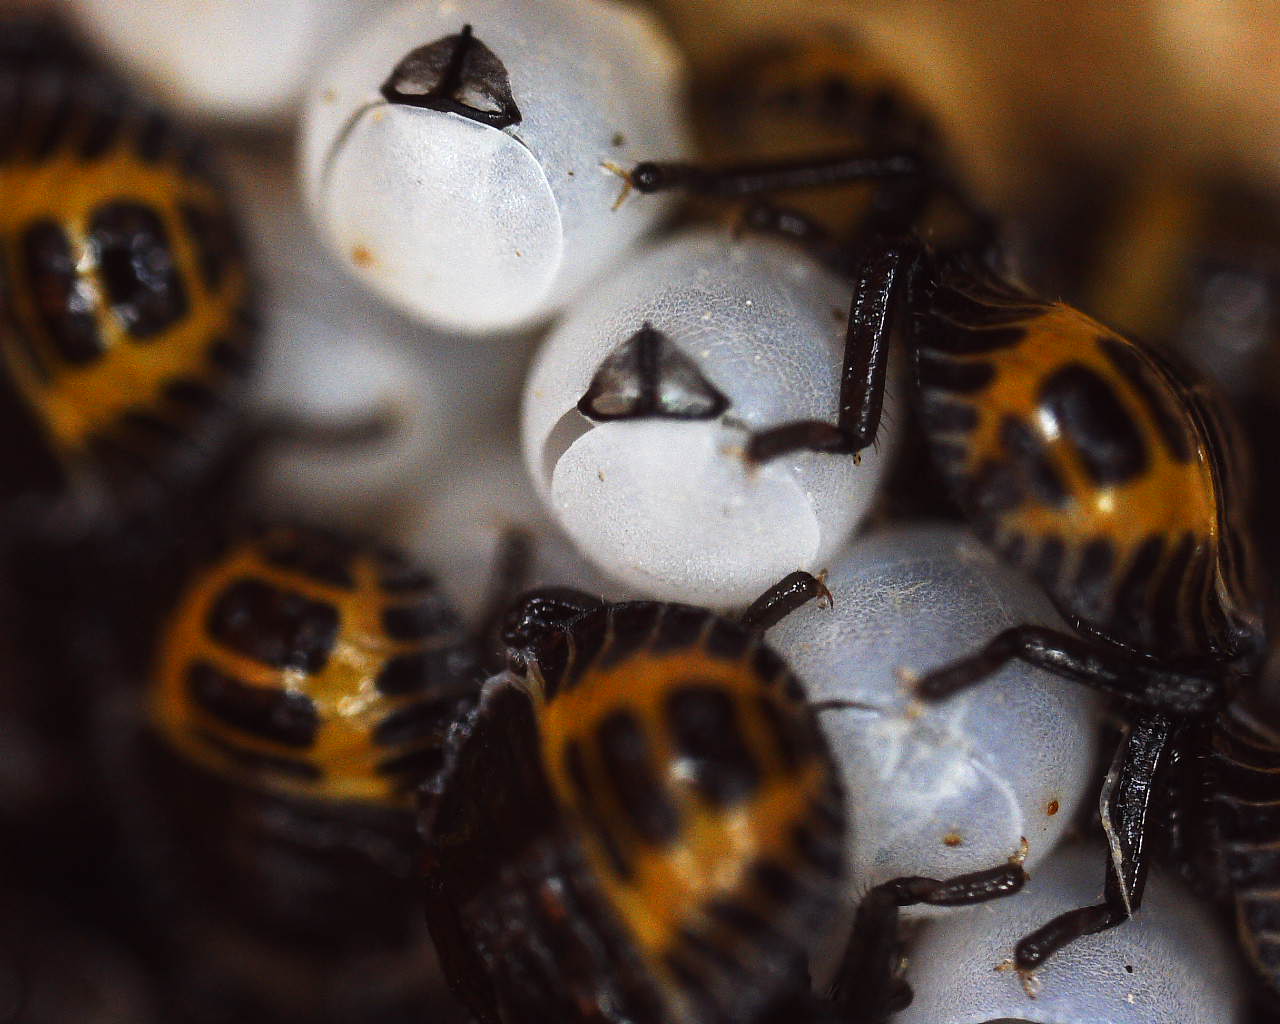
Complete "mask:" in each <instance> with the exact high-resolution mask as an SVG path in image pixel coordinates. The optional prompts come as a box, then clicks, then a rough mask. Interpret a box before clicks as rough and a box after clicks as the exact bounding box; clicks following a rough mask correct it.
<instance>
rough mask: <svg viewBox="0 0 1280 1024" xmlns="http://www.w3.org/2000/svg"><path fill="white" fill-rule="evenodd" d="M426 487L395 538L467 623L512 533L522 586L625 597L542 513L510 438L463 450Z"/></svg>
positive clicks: (482, 598)
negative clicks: (525, 549)
mask: <svg viewBox="0 0 1280 1024" xmlns="http://www.w3.org/2000/svg"><path fill="white" fill-rule="evenodd" d="M423 483H424V484H425V483H426V481H423ZM423 490H424V493H423V495H422V496H421V498H419V499H418V500H417V501H416V502H414V503H411V504H410V503H406V506H405V508H404V509H403V510H402V512H401V514H400V517H399V523H398V525H397V527H396V530H395V532H394V534H393V537H394V539H395V542H396V544H397V545H399V546H400V547H402V548H404V549H405V550H406V551H408V552H409V553H410V554H411V555H412V556H413V558H414V560H415V561H416V562H418V563H419V564H421V565H422V566H423V567H425V568H426V569H428V570H429V571H430V572H431V573H432V575H434V576H435V578H436V581H437V583H438V584H439V585H440V588H441V589H442V590H443V591H444V593H445V595H446V596H447V597H448V598H449V601H450V603H451V604H452V605H453V606H454V607H455V608H457V609H458V611H459V613H460V614H461V615H462V617H463V620H464V621H466V622H467V623H468V624H469V625H475V624H476V623H477V622H478V620H479V618H480V616H481V613H482V611H483V610H484V606H485V603H486V600H487V599H488V597H489V596H490V594H491V593H492V587H493V586H494V584H495V583H496V582H497V581H496V580H495V579H494V570H495V567H496V565H497V559H498V554H499V548H500V545H501V543H502V540H503V538H504V537H505V536H506V535H508V534H509V533H510V532H511V531H517V530H518V531H520V532H521V533H523V534H524V535H525V536H526V537H528V539H529V541H530V544H531V548H530V563H529V566H528V569H527V573H528V575H527V577H526V579H525V580H524V583H523V587H524V589H532V588H534V587H545V586H565V587H573V588H575V589H577V590H583V591H586V592H587V593H590V594H593V595H596V596H599V597H603V598H605V599H607V600H610V601H617V600H622V599H625V598H626V597H627V596H628V595H627V594H626V593H625V591H624V590H623V589H622V588H620V587H618V586H617V585H616V584H611V583H609V582H608V581H606V580H605V579H604V578H603V577H602V576H601V574H600V573H599V572H598V571H597V570H596V569H595V568H594V567H593V566H592V565H591V564H590V563H588V562H587V561H586V559H584V558H583V557H582V555H580V554H579V553H578V551H577V550H576V549H575V548H574V547H573V545H572V544H571V543H570V542H569V539H568V538H567V537H565V536H564V534H563V533H562V532H561V531H560V529H559V528H558V527H557V526H556V524H555V522H554V521H553V520H552V519H551V518H550V516H549V515H548V514H547V511H546V508H545V507H544V506H543V504H542V502H540V501H539V500H538V497H537V495H536V494H534V493H533V488H532V487H531V486H530V484H529V480H528V477H527V476H526V475H525V472H524V466H523V465H521V463H520V458H519V454H518V452H516V450H515V447H514V445H513V444H512V441H511V438H509V437H508V438H499V437H491V438H487V439H481V440H480V441H479V442H478V443H476V444H475V445H473V446H468V447H467V448H466V449H465V452H464V453H463V454H462V455H460V456H459V457H458V458H457V459H455V460H453V462H452V463H451V465H450V467H449V469H448V470H447V471H446V472H445V473H444V474H443V476H442V477H441V478H439V479H433V480H431V481H430V484H429V486H424V488H423Z"/></svg>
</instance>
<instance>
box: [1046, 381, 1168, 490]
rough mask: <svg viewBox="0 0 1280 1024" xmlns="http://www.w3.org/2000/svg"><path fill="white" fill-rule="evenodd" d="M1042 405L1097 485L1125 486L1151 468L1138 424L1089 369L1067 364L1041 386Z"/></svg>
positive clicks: (1108, 383)
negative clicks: (1124, 484) (1148, 467)
mask: <svg viewBox="0 0 1280 1024" xmlns="http://www.w3.org/2000/svg"><path fill="white" fill-rule="evenodd" d="M1039 403H1040V406H1041V407H1042V408H1043V409H1044V410H1046V411H1047V412H1048V413H1049V414H1050V415H1051V416H1052V417H1053V419H1054V420H1055V422H1056V423H1057V425H1058V429H1059V430H1060V431H1061V433H1062V435H1063V436H1064V437H1065V438H1066V439H1067V440H1068V441H1069V442H1070V443H1071V444H1072V445H1073V446H1074V448H1075V449H1076V452H1077V454H1078V455H1079V457H1080V462H1081V464H1082V465H1083V467H1084V471H1085V473H1086V474H1087V475H1088V476H1089V478H1090V480H1091V481H1092V482H1093V483H1094V484H1096V485H1098V486H1107V485H1112V484H1122V483H1126V482H1128V481H1130V480H1133V479H1134V478H1136V477H1138V476H1140V475H1141V474H1142V473H1143V472H1144V471H1145V470H1146V468H1147V466H1148V465H1149V464H1150V453H1149V452H1148V451H1147V445H1146V442H1145V441H1144V439H1143V436H1142V431H1141V430H1140V429H1139V427H1138V424H1136V423H1135V422H1134V421H1133V417H1131V416H1130V415H1129V412H1128V410H1127V409H1126V408H1125V407H1124V405H1123V404H1122V403H1121V401H1120V399H1119V398H1118V397H1117V396H1116V393H1115V390H1114V389H1113V388H1112V386H1111V384H1110V382H1109V381H1107V380H1106V379H1105V378H1103V377H1101V376H1099V375H1098V374H1097V373H1096V372H1094V371H1093V370H1091V369H1090V368H1089V367H1087V366H1084V365H1082V364H1080V363H1069V364H1068V365H1066V366H1064V367H1062V368H1061V369H1060V370H1057V371H1056V372H1054V373H1052V374H1050V375H1049V377H1047V378H1046V379H1045V381H1044V383H1043V384H1042V385H1041V386H1040V394H1039Z"/></svg>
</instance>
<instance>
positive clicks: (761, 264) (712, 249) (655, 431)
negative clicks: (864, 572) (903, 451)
mask: <svg viewBox="0 0 1280 1024" xmlns="http://www.w3.org/2000/svg"><path fill="white" fill-rule="evenodd" d="M850 292H851V288H850V286H849V285H848V284H846V283H845V282H843V281H841V280H840V279H839V278H838V277H836V276H835V275H833V274H831V273H829V272H828V271H826V270H825V269H823V268H822V267H821V266H819V265H818V264H817V263H816V262H814V261H813V260H811V259H810V258H809V257H808V256H806V255H805V254H804V253H803V252H801V251H800V250H799V249H797V248H795V247H792V246H790V245H787V244H784V243H781V242H776V241H771V240H766V239H761V238H750V237H748V238H744V239H742V240H740V241H735V240H734V239H732V238H731V237H730V236H729V234H728V233H727V232H723V231H720V230H716V229H708V228H703V229H695V230H693V231H690V232H685V233H683V234H681V235H678V236H677V237H675V238H672V239H670V240H668V241H666V242H664V243H662V244H661V245H658V246H656V247H653V248H651V249H649V250H647V251H645V252H643V253H641V254H640V255H637V256H636V257H635V258H634V259H632V260H631V261H630V263H629V264H628V265H627V267H626V268H625V269H623V270H622V271H621V272H620V273H619V274H617V275H615V276H614V277H612V278H610V279H609V280H607V281H606V282H604V283H602V284H601V285H600V286H599V287H597V288H595V289H593V290H592V293H591V294H590V296H588V297H586V298H584V299H583V301H581V302H579V303H577V304H576V305H575V306H574V308H573V309H572V310H571V311H570V312H569V314H568V315H567V316H566V317H565V319H564V320H563V321H562V322H561V323H560V324H559V325H558V326H557V327H556V328H555V330H554V331H553V332H552V333H551V335H550V336H549V337H548V338H547V340H546V342H545V343H544V345H543V348H542V350H541V351H540V353H539V354H538V357H537V360H536V361H535V363H534V367H533V370H532V372H531V374H530V378H529V383H528V385H527V387H526V390H525V399H524V425H523V433H524V446H525V459H526V462H527V465H528V467H529V471H530V473H531V474H532V476H533V478H534V482H535V484H536V485H537V487H538V490H539V491H540V493H541V494H542V496H543V498H544V499H545V500H546V501H547V503H548V504H549V505H550V507H551V508H552V509H553V510H554V512H555V515H556V517H557V518H558V519H559V521H560V523H561V525H562V526H563V527H564V528H565V530H566V531H567V532H568V534H569V535H570V536H571V537H572V538H573V540H574V542H575V543H576V544H577V545H578V546H579V547H580V548H581V549H582V551H583V552H584V553H585V554H586V555H587V556H588V557H589V558H591V559H592V561H594V562H595V563H596V564H597V565H599V566H600V567H601V568H602V569H603V570H604V571H605V572H607V573H609V574H610V575H612V576H614V577H616V578H618V579H619V580H622V581H623V582H625V583H627V584H629V585H630V586H632V587H635V588H636V589H637V590H639V591H642V592H643V593H646V594H649V595H652V596H654V597H656V598H658V599H661V600H672V601H688V602H690V603H693V604H704V605H708V606H710V607H713V608H725V607H731V606H734V605H741V604H745V603H747V602H748V601H751V600H752V599H753V598H755V597H756V596H757V595H758V594H759V593H760V592H761V591H763V590H764V589H765V588H766V587H768V586H770V585H771V584H773V583H775V582H777V580H778V579H780V578H781V577H782V576H785V575H786V574H787V573H789V572H792V571H794V570H796V569H817V568H819V567H820V566H821V565H823V564H825V562H826V561H827V560H828V559H829V558H830V557H831V556H832V555H833V554H834V553H835V552H836V550H837V549H838V548H839V546H840V545H841V544H842V543H843V542H844V540H845V539H846V538H847V537H848V535H849V533H850V532H851V531H852V530H853V529H854V527H856V526H857V524H858V522H859V521H860V519H861V518H862V516H863V515H864V513H865V512H866V511H867V508H868V507H869V505H870V503H871V501H872V499H873V497H874V496H875V494H876V491H877V485H878V484H879V482H880V479H881V477H882V476H883V473H884V469H885V466H886V464H887V462H888V455H889V451H888V450H889V449H890V448H891V447H892V442H893V439H894V437H895V431H894V427H895V418H896V403H895V399H894V394H895V391H896V389H895V388H894V387H893V382H892V379H891V382H890V385H891V386H890V389H889V394H888V395H887V400H886V408H885V416H884V421H883V423H882V425H881V435H880V441H879V444H878V445H877V447H876V448H875V449H868V450H867V451H865V452H863V456H862V462H861V465H858V464H856V463H855V461H854V459H852V458H851V457H849V456H847V455H844V456H838V455H837V456H833V455H822V454H816V453H812V452H802V453H798V454H795V455H792V456H788V457H785V458H781V459H778V460H776V461H774V462H770V463H768V464H766V465H763V466H753V465H751V464H749V463H748V462H747V461H746V459H745V458H744V455H743V450H744V445H745V443H746V441H747V437H748V431H750V430H759V429H763V428H766V427H771V426H776V425H778V424H780V423H783V422H786V421H789V420H793V419H801V418H817V419H826V420H834V419H835V415H836V409H837V404H838V402H837V394H838V390H839V378H840V364H841V359H842V355H843V348H844V333H845V326H846V315H847V310H848V306H849V297H850ZM646 323H648V324H651V325H652V327H653V328H654V329H655V330H657V331H659V332H661V333H662V334H663V335H665V337H666V338H667V339H668V340H669V341H670V342H671V343H672V344H673V345H674V346H675V347H676V349H678V350H679V353H681V354H682V355H683V357H686V358H687V360H688V363H689V364H691V366H692V368H693V370H695V371H696V372H697V373H699V374H701V376H702V377H703V378H704V379H705V382H706V383H708V384H710V385H711V386H712V387H713V388H714V389H715V390H717V391H718V392H720V393H722V394H723V396H724V398H726V399H727V400H728V408H727V409H726V410H725V411H724V413H723V414H722V415H721V416H719V417H718V418H716V419H704V420H676V419H633V420H615V421H607V422H600V423H592V422H591V421H589V420H588V419H587V418H586V417H585V416H583V415H582V414H581V413H579V412H578V411H577V403H578V401H579V399H580V398H582V396H583V394H584V393H585V392H586V391H587V388H588V386H589V385H590V383H591V380H592V378H593V376H594V375H595V374H596V371H597V370H598V369H599V367H600V365H601V363H602V362H604V360H605V359H606V358H607V357H609V356H610V355H611V354H613V353H614V352H615V351H617V350H618V348H619V346H621V345H623V344H624V343H625V342H626V341H627V339H629V338H631V337H632V336H633V335H634V334H635V333H636V332H637V331H638V330H640V329H641V328H642V327H643V325H645V324H646Z"/></svg>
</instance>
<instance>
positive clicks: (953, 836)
mask: <svg viewBox="0 0 1280 1024" xmlns="http://www.w3.org/2000/svg"><path fill="white" fill-rule="evenodd" d="M942 843H943V845H944V846H950V847H952V848H953V849H954V848H955V847H957V846H963V845H964V837H963V836H962V835H960V833H959V832H948V833H947V834H946V835H945V836H943V837H942Z"/></svg>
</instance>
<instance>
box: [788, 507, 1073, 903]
mask: <svg viewBox="0 0 1280 1024" xmlns="http://www.w3.org/2000/svg"><path fill="white" fill-rule="evenodd" d="M826 583H827V586H828V588H829V589H830V590H831V594H832V596H833V598H834V602H835V603H834V607H833V608H831V609H825V608H822V607H820V606H818V605H812V604H811V605H808V606H806V607H804V608H801V609H799V610H798V611H796V612H793V613H792V614H791V615H790V616H788V617H787V618H786V619H784V620H783V621H782V622H781V623H780V624H779V625H777V626H776V627H774V628H773V629H772V630H770V631H769V633H768V634H767V639H768V641H769V642H770V643H771V644H772V645H773V647H774V648H775V649H776V650H777V651H778V653H779V654H781V655H782V656H783V658H785V659H786V660H787V662H788V664H790V665H791V667H792V668H793V669H794V670H795V672H796V673H797V674H798V675H799V676H800V678H801V679H802V680H803V681H804V683H805V686H806V688H807V690H808V693H809V697H810V699H811V700H812V701H815V702H821V701H833V700H840V701H851V702H856V703H858V704H860V705H865V708H857V709H846V708H839V709H834V708H833V709H827V710H824V711H821V712H820V716H819V720H820V721H821V723H822V726H823V728H824V731H825V732H826V734H827V737H828V739H829V741H830V743H831V748H832V752H833V754H834V756H835V758H836V761H837V763H838V764H839V766H840V769H841V773H842V775H843V780H844V785H845V797H846V801H847V806H848V810H849V814H850V817H851V818H852V820H853V822H854V827H853V828H852V829H851V830H850V833H849V840H850V848H849V859H850V867H851V875H850V877H851V880H852V883H853V886H852V889H853V891H852V892H851V894H850V895H851V896H852V895H854V893H855V892H856V893H860V892H862V891H863V890H865V889H866V888H868V887H869V886H871V885H874V884H876V883H879V882H883V881H886V880H888V879H890V878H894V877H896V876H900V875H925V876H928V877H932V878H947V877H950V876H953V875H958V874H963V873H966V872H969V871H978V870H982V869H984V868H991V867H996V866H998V865H999V864H1001V863H1002V862H1004V861H1005V860H1006V859H1007V858H1008V857H1009V856H1010V855H1012V854H1013V853H1015V852H1016V851H1017V850H1018V848H1019V844H1020V841H1021V839H1022V838H1023V837H1026V839H1027V841H1028V843H1029V852H1028V857H1027V863H1028V864H1029V865H1032V866H1034V865H1035V864H1036V863H1037V862H1038V861H1039V860H1040V859H1041V858H1043V857H1044V856H1045V854H1047V853H1048V852H1049V851H1050V850H1051V849H1052V848H1053V847H1054V845H1055V844H1056V843H1057V842H1058V841H1059V840H1060V839H1061V837H1062V834H1063V832H1064V830H1065V829H1066V828H1067V827H1068V826H1069V824H1070V822H1071V819H1072V818H1073V817H1074V815H1075V813H1076V811H1077V809H1078V808H1079V807H1080V804H1081V801H1082V800H1083V799H1084V798H1085V797H1086V796H1087V795H1089V786H1090V780H1091V779H1092V777H1093V773H1094V768H1095V765H1096V742H1097V741H1096V737H1095V731H1096V726H1095V719H1096V714H1097V699H1096V698H1095V697H1094V695H1093V694H1092V693H1090V692H1089V691H1088V690H1086V689H1084V688H1083V687H1080V686H1076V685H1073V684H1072V683H1070V682H1065V681H1063V680H1060V679H1057V678H1055V677H1053V676H1051V675H1049V674H1047V673H1045V672H1043V671H1040V670H1037V669H1032V668H1030V667H1028V666H1026V665H1023V664H1021V663H1018V662H1015V663H1013V664H1012V665H1010V666H1008V667H1007V668H1005V669H1004V670H1003V671H1001V672H1000V673H998V674H997V675H996V676H993V677H992V679H990V680H988V681H986V682H984V683H982V684H981V685H979V686H977V687H975V688H973V689H972V690H969V691H967V692H965V693H962V694H960V695H959V696H957V697H955V698H953V699H951V700H948V701H944V702H942V703H940V704H935V705H916V704H915V702H914V698H913V697H912V694H911V688H910V673H918V672H921V671H924V670H927V669H931V668H934V667H936V666H938V665H940V664H942V663H944V662H947V661H950V660H952V659H954V658H956V657H959V656H961V655H964V654H969V653H971V652H972V651H973V650H974V649H975V648H978V647H981V646H982V645H983V644H985V643H986V642H987V641H988V640H990V639H991V638H992V637H994V636H995V635H996V633H998V632H999V631H1000V630H1002V629H1004V628H1006V627H1008V626H1012V625H1016V624H1018V623H1022V622H1034V623H1040V624H1045V625H1053V626H1058V627H1061V625H1062V623H1061V620H1060V619H1059V618H1058V616H1057V615H1056V613H1055V612H1054V610H1053V608H1052V606H1051V605H1050V603H1049V601H1048V599H1047V598H1046V597H1045V596H1044V595H1043V593H1042V592H1041V591H1040V590H1039V588H1037V587H1036V586H1034V584H1032V583H1030V582H1029V581H1027V580H1026V579H1024V578H1023V577H1022V576H1020V575H1019V574H1018V573H1016V572H1014V571H1013V570H1011V569H1009V568H1007V567H1005V566H1003V565H1002V564H1000V563H999V562H997V561H996V559H995V557H994V556H993V555H991V554H990V553H989V552H988V551H987V550H986V549H985V548H984V547H982V545H981V544H980V543H979V542H978V541H977V540H976V539H974V538H973V537H972V536H971V535H970V534H968V533H967V532H965V531H964V530H962V529H960V528H959V527H954V526H946V525H914V526H906V527H900V528H895V529H891V530H886V531H883V532H877V533H874V534H871V535H869V536H867V537H864V538H861V539H859V540H858V541H856V542H855V543H854V544H853V545H851V546H850V547H849V548H848V550H847V551H846V552H845V553H844V554H843V555H842V556H841V558H840V561H839V562H838V563H836V564H835V565H833V566H832V568H831V571H830V573H829V575H828V576H827V580H826ZM939 913H942V914H950V913H956V911H954V910H950V909H946V910H934V909H931V908H920V907H912V908H908V909H906V910H904V911H903V914H904V916H908V917H911V916H929V915H934V914H939Z"/></svg>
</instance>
